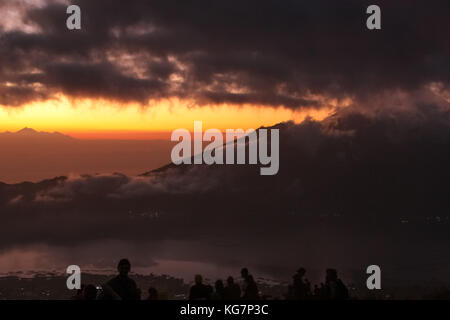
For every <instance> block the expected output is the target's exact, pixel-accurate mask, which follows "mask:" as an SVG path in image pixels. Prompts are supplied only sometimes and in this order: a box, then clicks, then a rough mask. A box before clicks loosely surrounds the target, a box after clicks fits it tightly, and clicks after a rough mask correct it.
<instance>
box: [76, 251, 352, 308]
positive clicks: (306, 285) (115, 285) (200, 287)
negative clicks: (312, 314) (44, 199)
mask: <svg viewBox="0 0 450 320" xmlns="http://www.w3.org/2000/svg"><path fill="white" fill-rule="evenodd" d="M117 270H118V272H119V274H118V275H117V276H116V277H114V278H112V279H111V280H109V281H108V282H107V283H106V284H104V285H102V286H101V287H96V286H94V285H92V284H89V285H86V286H84V285H83V286H82V288H81V289H80V290H78V291H77V294H76V295H75V297H74V299H76V300H140V299H141V290H140V289H139V288H138V287H137V285H136V282H135V281H134V280H133V279H131V278H130V277H129V276H128V274H129V272H130V270H131V264H130V261H128V259H122V260H120V262H119V264H118V266H117ZM305 273H306V270H305V269H304V268H300V269H299V270H297V273H296V274H295V275H294V276H293V283H292V285H290V286H289V288H288V293H287V295H286V297H285V298H286V299H289V300H308V299H317V300H346V299H348V298H349V293H348V289H347V287H346V286H345V284H344V283H343V282H342V280H341V279H339V278H338V274H337V271H336V270H335V269H327V270H326V277H325V283H321V284H320V286H317V285H315V286H314V288H313V289H312V288H311V283H310V282H309V281H308V279H306V278H304V276H305ZM241 277H242V283H241V285H239V284H238V283H236V282H235V280H234V278H233V277H231V276H229V277H228V278H227V280H226V285H225V284H224V283H223V281H222V280H217V281H216V282H215V284H214V287H213V286H211V285H208V284H204V283H203V277H202V276H201V275H199V274H198V275H196V276H195V283H194V285H192V287H191V288H190V290H189V300H259V299H260V293H259V290H258V285H257V283H256V281H255V279H254V278H253V276H252V275H251V274H250V273H249V271H248V269H247V268H243V269H242V270H241ZM147 300H158V291H157V289H156V288H153V287H150V288H149V289H148V297H147Z"/></svg>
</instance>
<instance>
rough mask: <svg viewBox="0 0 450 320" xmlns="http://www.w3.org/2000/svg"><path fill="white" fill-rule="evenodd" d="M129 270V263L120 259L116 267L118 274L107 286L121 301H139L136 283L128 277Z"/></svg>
mask: <svg viewBox="0 0 450 320" xmlns="http://www.w3.org/2000/svg"><path fill="white" fill-rule="evenodd" d="M130 270H131V263H130V261H129V260H128V259H122V260H120V261H119V264H118V265H117V271H118V272H119V274H118V275H117V276H116V277H115V278H113V279H111V280H109V281H108V283H107V285H108V286H109V287H110V288H111V289H112V290H113V291H114V292H115V293H116V294H117V295H118V296H119V297H120V298H121V299H122V300H139V299H140V295H139V289H138V288H137V285H136V282H135V281H134V280H133V279H131V278H130V277H129V276H128V273H129V272H130Z"/></svg>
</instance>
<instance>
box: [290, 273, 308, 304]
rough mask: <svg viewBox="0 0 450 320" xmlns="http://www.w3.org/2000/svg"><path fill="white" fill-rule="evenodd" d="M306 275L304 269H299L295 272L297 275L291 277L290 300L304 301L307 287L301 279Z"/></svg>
mask: <svg viewBox="0 0 450 320" xmlns="http://www.w3.org/2000/svg"><path fill="white" fill-rule="evenodd" d="M305 273H306V270H305V269H304V268H300V269H298V270H297V273H296V274H294V275H293V276H292V278H293V282H294V283H293V285H292V294H291V295H292V296H291V298H292V299H296V300H304V299H306V298H307V296H308V285H307V283H306V282H305V281H304V280H303V277H304V275H305Z"/></svg>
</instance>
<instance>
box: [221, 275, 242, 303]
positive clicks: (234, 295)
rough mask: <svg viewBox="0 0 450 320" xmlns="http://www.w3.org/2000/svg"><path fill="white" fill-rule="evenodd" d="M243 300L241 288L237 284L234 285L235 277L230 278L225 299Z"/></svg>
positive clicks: (225, 290)
mask: <svg viewBox="0 0 450 320" xmlns="http://www.w3.org/2000/svg"><path fill="white" fill-rule="evenodd" d="M240 298H241V288H240V287H239V285H238V284H237V283H234V279H233V277H231V276H230V277H228V279H227V286H226V287H225V289H224V299H226V300H238V299H240Z"/></svg>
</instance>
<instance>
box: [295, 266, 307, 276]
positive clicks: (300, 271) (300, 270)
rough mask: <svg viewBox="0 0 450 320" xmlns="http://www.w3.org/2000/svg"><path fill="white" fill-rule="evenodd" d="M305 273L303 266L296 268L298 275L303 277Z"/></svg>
mask: <svg viewBox="0 0 450 320" xmlns="http://www.w3.org/2000/svg"><path fill="white" fill-rule="evenodd" d="M305 273H306V270H305V268H300V269H298V270H297V274H298V275H299V276H300V277H303V276H304V275H305Z"/></svg>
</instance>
